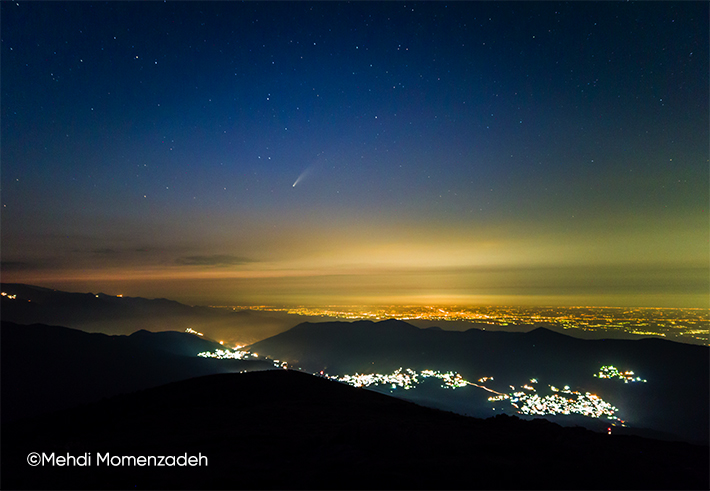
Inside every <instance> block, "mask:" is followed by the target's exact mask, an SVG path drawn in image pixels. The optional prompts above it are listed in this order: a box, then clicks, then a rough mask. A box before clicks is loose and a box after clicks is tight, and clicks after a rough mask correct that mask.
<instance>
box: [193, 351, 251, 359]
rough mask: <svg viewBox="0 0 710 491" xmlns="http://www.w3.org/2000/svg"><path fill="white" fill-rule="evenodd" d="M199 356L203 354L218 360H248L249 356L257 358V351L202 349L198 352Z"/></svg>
mask: <svg viewBox="0 0 710 491" xmlns="http://www.w3.org/2000/svg"><path fill="white" fill-rule="evenodd" d="M197 356H201V357H202V358H216V359H218V360H248V359H249V358H256V354H255V353H250V352H249V351H241V350H239V349H234V350H229V349H216V350H214V351H202V352H201V353H197Z"/></svg>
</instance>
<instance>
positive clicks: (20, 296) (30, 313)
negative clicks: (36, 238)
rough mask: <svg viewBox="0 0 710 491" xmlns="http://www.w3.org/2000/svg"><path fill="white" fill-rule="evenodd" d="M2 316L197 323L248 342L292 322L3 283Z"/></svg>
mask: <svg viewBox="0 0 710 491" xmlns="http://www.w3.org/2000/svg"><path fill="white" fill-rule="evenodd" d="M1 288H2V291H3V292H5V293H7V294H8V295H16V296H17V298H14V299H10V298H8V297H7V296H3V297H0V305H1V308H2V320H5V321H10V322H16V323H18V324H48V325H58V326H66V327H71V328H74V329H81V330H84V331H88V332H101V333H104V334H131V333H133V332H135V331H138V330H140V329H145V330H148V331H184V330H185V329H186V328H188V327H189V328H192V329H195V330H196V331H199V332H202V333H204V334H205V335H206V336H209V337H211V338H213V339H217V340H224V341H225V342H226V343H227V344H229V345H235V344H240V345H244V344H249V343H253V342H255V341H258V340H260V339H264V338H267V337H269V336H273V335H274V334H277V333H279V332H282V331H285V330H286V329H289V328H291V327H293V325H294V324H295V322H294V321H293V316H289V315H287V314H284V313H278V312H268V313H266V312H258V311H251V310H237V311H235V310H232V309H217V308H209V307H200V306H190V305H185V304H182V303H179V302H175V301H173V300H167V299H164V298H158V299H147V298H140V297H119V296H115V295H106V294H104V293H96V294H94V293H70V292H63V291H58V290H52V289H49V288H42V287H38V286H32V285H23V284H16V283H3V284H2V285H1Z"/></svg>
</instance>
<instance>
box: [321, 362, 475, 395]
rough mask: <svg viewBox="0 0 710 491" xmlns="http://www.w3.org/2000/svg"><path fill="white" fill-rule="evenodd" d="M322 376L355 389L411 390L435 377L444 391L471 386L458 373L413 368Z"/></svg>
mask: <svg viewBox="0 0 710 491" xmlns="http://www.w3.org/2000/svg"><path fill="white" fill-rule="evenodd" d="M320 375H322V376H324V377H326V378H329V379H331V380H336V381H338V382H343V383H346V384H348V385H352V386H353V387H370V386H378V385H389V386H391V387H392V388H393V389H396V388H397V387H400V388H403V389H404V390H409V389H413V388H415V387H416V386H417V385H419V384H420V383H421V382H422V380H421V379H425V378H429V377H433V378H437V379H439V380H441V381H442V384H441V387H443V388H444V389H458V388H460V387H465V386H466V385H469V382H468V381H467V380H465V379H464V378H463V377H462V376H461V374H459V373H456V372H440V371H438V370H422V371H421V372H417V371H416V370H412V369H411V368H407V369H402V368H401V367H400V368H398V369H397V370H395V371H394V372H392V373H389V374H383V373H356V374H355V375H343V376H338V375H328V374H323V372H321V373H320Z"/></svg>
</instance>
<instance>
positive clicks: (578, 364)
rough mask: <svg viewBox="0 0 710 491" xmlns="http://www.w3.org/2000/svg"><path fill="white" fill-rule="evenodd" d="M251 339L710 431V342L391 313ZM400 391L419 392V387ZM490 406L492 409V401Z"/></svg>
mask: <svg viewBox="0 0 710 491" xmlns="http://www.w3.org/2000/svg"><path fill="white" fill-rule="evenodd" d="M250 349H251V350H252V351H256V352H258V353H259V354H260V355H268V356H270V357H272V358H275V359H279V360H286V361H288V362H289V364H290V366H293V367H301V368H303V369H304V370H306V371H309V372H312V373H316V372H319V371H321V370H322V371H324V373H329V374H340V375H343V374H354V373H356V372H357V373H374V372H378V373H391V372H392V371H394V370H396V369H397V368H399V367H405V368H411V369H414V370H423V369H435V370H441V371H448V370H452V371H457V372H459V373H461V374H462V375H463V376H464V378H466V379H468V380H471V381H475V380H478V379H479V378H481V377H484V376H493V377H494V378H495V384H496V386H497V387H500V389H498V390H507V387H508V386H509V385H514V386H521V385H523V384H524V383H527V382H528V381H529V380H530V379H531V378H536V379H538V380H539V381H540V382H541V383H543V384H552V385H556V386H558V387H562V386H565V385H569V386H571V387H573V388H578V389H579V390H584V391H590V392H592V393H595V394H598V395H599V396H600V397H602V398H603V399H605V400H608V401H610V402H611V403H612V404H614V405H615V406H617V407H618V408H620V409H621V410H622V413H623V416H624V417H623V419H626V420H627V421H629V423H630V424H631V425H632V426H634V427H637V428H650V429H652V430H655V431H658V432H663V433H666V434H669V435H670V434H672V435H675V436H674V437H673V438H681V439H685V440H687V441H698V442H702V443H707V439H708V433H709V431H710V430H709V427H708V413H707V408H708V407H709V406H710V394H709V387H710V380H709V377H708V367H709V366H710V356H709V355H710V350H709V349H708V347H704V346H694V345H688V344H682V343H675V342H672V341H666V340H661V339H655V338H653V339H639V340H620V339H609V340H582V339H578V338H573V337H570V336H566V335H563V334H560V333H557V332H554V331H551V330H548V329H545V328H537V329H534V330H532V331H530V332H526V333H525V332H503V331H483V330H479V329H470V330H468V331H464V332H457V331H441V330H434V329H419V328H417V327H415V326H412V325H410V324H408V323H406V322H402V321H397V320H388V321H382V322H372V321H357V322H323V323H309V322H306V323H302V324H299V325H298V326H295V327H294V328H293V329H291V330H289V331H286V332H283V333H280V334H278V335H276V336H273V337H271V338H268V339H265V340H262V341H260V342H257V343H255V344H254V345H252V346H251V347H250ZM603 365H614V366H617V367H619V368H621V369H626V370H633V371H635V373H637V374H639V375H640V376H642V377H643V378H644V379H646V380H647V381H648V382H647V383H637V384H624V383H623V382H621V381H614V380H601V379H598V378H594V377H593V375H594V374H595V373H597V372H598V371H599V369H600V367H601V366H603ZM467 390H468V389H467ZM472 392H473V389H472V390H471V391H469V392H468V393H470V394H472ZM399 395H400V396H402V397H406V398H408V399H412V400H416V399H415V398H416V397H418V392H417V391H408V392H406V393H404V391H401V392H400V393H399ZM427 397H428V398H429V399H431V397H432V396H431V395H428V396H427ZM446 397H447V398H448V402H447V404H446V405H444V406H439V407H445V408H447V409H451V410H457V411H458V412H462V413H466V414H474V415H479V416H480V415H482V414H483V413H482V412H481V411H482V409H481V408H480V407H481V404H485V400H486V398H482V399H481V398H480V397H479V398H478V399H466V400H464V401H463V403H462V404H461V405H459V406H457V405H456V403H455V401H454V400H453V399H452V397H453V396H446ZM472 397H473V396H472ZM420 402H424V401H420ZM430 402H431V401H428V402H427V403H430ZM433 402H434V404H436V400H434V401H433ZM476 407H478V408H479V409H477V410H476V409H475V408H476ZM485 410H486V411H489V413H486V414H490V411H491V408H490V405H487V404H486V409H485ZM595 424H596V423H595ZM669 437H670V436H669Z"/></svg>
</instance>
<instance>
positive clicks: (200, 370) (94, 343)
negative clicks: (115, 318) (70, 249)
mask: <svg viewBox="0 0 710 491" xmlns="http://www.w3.org/2000/svg"><path fill="white" fill-rule="evenodd" d="M0 329H1V330H0V335H1V339H2V344H1V345H0V350H1V351H0V354H1V355H2V372H1V373H0V380H1V381H2V412H1V413H0V414H1V415H2V421H3V422H5V421H12V420H16V419H18V418H21V417H27V416H31V415H36V414H39V413H41V412H47V411H51V410H56V409H61V408H67V407H72V406H75V405H77V404H80V403H86V402H91V401H96V400H99V399H100V398H102V397H109V396H113V395H116V394H121V393H128V392H133V391H135V390H139V389H145V388H148V387H155V386H158V385H162V384H165V383H168V382H173V381H176V380H182V379H186V378H190V377H196V376H199V375H207V374H212V373H225V372H238V371H241V370H248V369H266V368H269V366H270V365H269V364H267V363H265V362H263V361H262V362H259V361H242V360H214V359H204V358H200V357H197V356H196V354H197V353H199V352H201V351H213V350H214V349H215V348H216V347H221V345H219V344H218V343H214V342H212V341H208V340H205V339H202V338H200V337H198V336H195V335H192V334H187V333H180V332H159V333H151V332H148V331H138V332H136V333H134V334H132V335H130V336H108V335H106V334H99V333H86V332H83V331H78V330H75V329H69V328H66V327H60V326H46V325H42V324H35V325H30V326H25V325H19V324H15V323H12V322H6V321H2V324H1V327H0Z"/></svg>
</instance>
